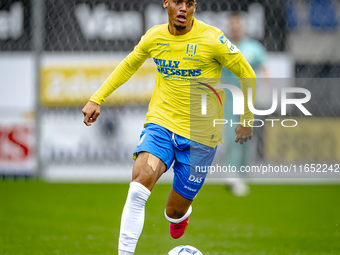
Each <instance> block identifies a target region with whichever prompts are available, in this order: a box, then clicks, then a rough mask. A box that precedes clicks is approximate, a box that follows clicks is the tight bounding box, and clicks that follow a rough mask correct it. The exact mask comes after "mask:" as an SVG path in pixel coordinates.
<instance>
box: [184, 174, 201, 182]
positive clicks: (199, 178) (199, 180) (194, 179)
mask: <svg viewBox="0 0 340 255" xmlns="http://www.w3.org/2000/svg"><path fill="white" fill-rule="evenodd" d="M188 180H189V181H191V182H196V183H201V182H202V180H203V177H196V176H194V175H192V174H191V175H190V176H189V179H188Z"/></svg>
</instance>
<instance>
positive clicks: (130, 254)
mask: <svg viewBox="0 0 340 255" xmlns="http://www.w3.org/2000/svg"><path fill="white" fill-rule="evenodd" d="M118 251H119V253H118V254H119V255H133V252H129V251H122V250H118Z"/></svg>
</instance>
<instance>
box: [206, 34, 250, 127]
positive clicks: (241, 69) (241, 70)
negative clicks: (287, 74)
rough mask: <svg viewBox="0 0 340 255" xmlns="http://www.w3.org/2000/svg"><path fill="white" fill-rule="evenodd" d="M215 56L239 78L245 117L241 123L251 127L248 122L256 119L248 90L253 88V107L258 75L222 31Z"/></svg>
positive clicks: (216, 45)
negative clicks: (250, 107)
mask: <svg viewBox="0 0 340 255" xmlns="http://www.w3.org/2000/svg"><path fill="white" fill-rule="evenodd" d="M213 55H214V58H215V59H216V60H217V61H218V62H220V63H221V64H222V65H223V66H224V67H225V68H227V69H229V71H230V72H232V73H233V74H234V75H235V76H236V77H238V78H239V80H240V83H241V90H242V92H243V95H244V115H241V118H240V122H241V125H242V126H244V127H250V125H249V124H248V121H249V120H252V119H254V114H253V113H252V112H251V111H250V110H249V107H248V88H250V87H251V88H252V92H253V93H252V102H253V106H254V104H255V94H256V75H255V72H254V70H253V68H252V67H251V66H250V64H249V63H248V62H247V60H246V59H245V58H244V57H243V55H242V54H241V52H240V50H239V49H237V47H236V46H235V45H233V44H232V43H231V42H230V41H229V40H228V39H227V38H226V37H225V36H224V35H223V33H222V32H221V31H220V32H218V33H217V38H216V39H215V47H214V51H213Z"/></svg>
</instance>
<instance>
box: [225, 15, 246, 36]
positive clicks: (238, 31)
mask: <svg viewBox="0 0 340 255" xmlns="http://www.w3.org/2000/svg"><path fill="white" fill-rule="evenodd" d="M229 33H230V40H232V41H236V42H237V41H241V40H242V39H243V37H244V28H243V23H242V18H241V17H239V16H235V17H231V18H230V19H229Z"/></svg>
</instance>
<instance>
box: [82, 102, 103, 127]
mask: <svg viewBox="0 0 340 255" xmlns="http://www.w3.org/2000/svg"><path fill="white" fill-rule="evenodd" d="M82 112H83V114H84V123H85V125H86V126H91V123H93V122H95V121H96V120H97V118H98V116H99V114H100V106H99V104H96V103H94V102H91V101H89V102H88V103H87V104H86V105H85V106H84V108H83V110H82Z"/></svg>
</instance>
